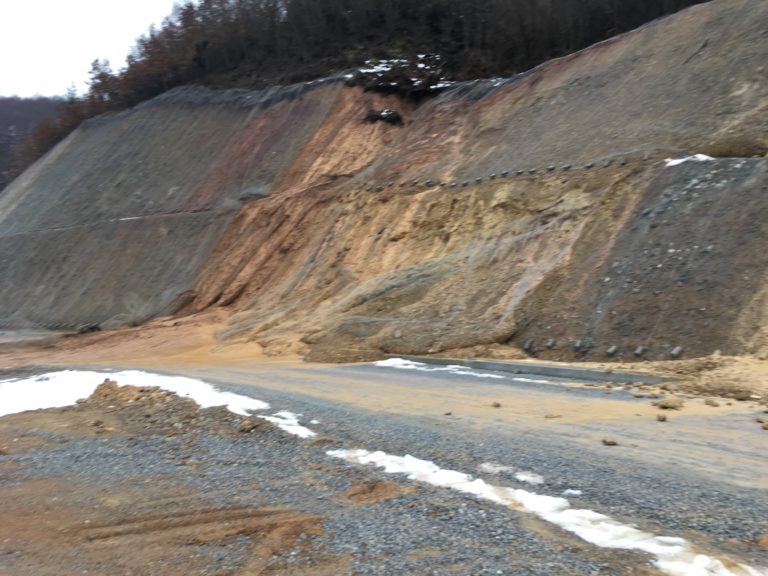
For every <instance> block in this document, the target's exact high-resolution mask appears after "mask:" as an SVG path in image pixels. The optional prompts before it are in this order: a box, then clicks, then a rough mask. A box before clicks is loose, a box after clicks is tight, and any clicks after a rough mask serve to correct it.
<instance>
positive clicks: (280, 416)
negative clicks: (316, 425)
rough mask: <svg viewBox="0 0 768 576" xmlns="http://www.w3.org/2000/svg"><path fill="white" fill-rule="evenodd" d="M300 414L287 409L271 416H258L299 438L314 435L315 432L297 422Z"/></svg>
mask: <svg viewBox="0 0 768 576" xmlns="http://www.w3.org/2000/svg"><path fill="white" fill-rule="evenodd" d="M300 416H301V414H294V413H293V412H288V410H280V412H275V413H274V414H272V416H259V418H263V419H264V420H268V421H270V422H272V423H273V424H276V425H277V426H279V427H280V428H282V429H283V430H285V431H286V432H288V433H289V434H293V435H294V436H298V437H299V438H310V437H312V436H316V434H315V432H313V431H312V430H310V429H309V428H306V427H304V426H302V425H301V424H299V417H300Z"/></svg>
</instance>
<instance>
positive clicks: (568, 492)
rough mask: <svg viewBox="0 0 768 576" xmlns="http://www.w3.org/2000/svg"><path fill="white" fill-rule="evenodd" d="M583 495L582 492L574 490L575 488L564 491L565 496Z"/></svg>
mask: <svg viewBox="0 0 768 576" xmlns="http://www.w3.org/2000/svg"><path fill="white" fill-rule="evenodd" d="M581 494H582V492H581V490H574V489H573V488H568V489H566V490H563V496H581Z"/></svg>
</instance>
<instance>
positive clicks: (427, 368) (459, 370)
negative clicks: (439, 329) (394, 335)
mask: <svg viewBox="0 0 768 576" xmlns="http://www.w3.org/2000/svg"><path fill="white" fill-rule="evenodd" d="M373 364H374V366H378V367H380V368H402V369H404V370H420V371H422V372H450V373H451V374H459V375H461V376H474V377H475V378H496V379H499V378H501V379H503V378H504V376H501V375H499V374H490V373H486V372H476V371H475V370H471V369H470V368H466V367H465V366H457V365H455V364H451V365H450V366H437V365H429V364H424V363H423V362H414V361H412V360H405V359H403V358H388V359H387V360H379V361H378V362H374V363H373Z"/></svg>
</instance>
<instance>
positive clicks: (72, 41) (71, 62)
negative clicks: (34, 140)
mask: <svg viewBox="0 0 768 576" xmlns="http://www.w3.org/2000/svg"><path fill="white" fill-rule="evenodd" d="M173 5H174V0H0V96H12V95H18V96H33V95H35V94H40V95H43V96H55V95H63V94H64V93H65V92H66V90H67V88H68V87H69V86H70V85H71V84H75V86H76V87H77V89H78V90H79V91H81V92H82V91H83V90H84V89H85V80H86V79H87V78H88V70H89V69H90V67H91V62H93V61H94V60H95V59H96V58H104V59H107V60H109V61H110V64H111V65H112V69H113V70H118V69H120V68H121V67H122V66H124V65H125V57H126V56H127V55H128V53H129V51H130V48H131V46H133V44H134V41H135V40H136V38H138V37H139V36H140V35H142V34H143V33H145V32H146V31H147V30H148V29H149V26H150V25H151V24H152V23H155V24H160V22H162V20H163V18H165V17H166V16H168V15H169V14H170V13H171V11H172V10H173Z"/></svg>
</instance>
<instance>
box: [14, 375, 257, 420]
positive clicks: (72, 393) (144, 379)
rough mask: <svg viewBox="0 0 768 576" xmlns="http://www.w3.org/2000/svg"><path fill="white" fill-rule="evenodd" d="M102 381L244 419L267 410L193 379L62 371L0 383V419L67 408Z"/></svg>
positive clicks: (243, 397)
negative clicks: (152, 389) (152, 390)
mask: <svg viewBox="0 0 768 576" xmlns="http://www.w3.org/2000/svg"><path fill="white" fill-rule="evenodd" d="M105 378H110V379H112V380H115V381H116V382H117V383H118V384H119V385H120V386H127V385H132V386H140V387H141V386H157V387H158V388H162V389H163V390H168V391H169V392H174V393H176V394H178V395H179V396H183V397H185V398H191V399H192V400H194V401H195V402H197V404H199V405H200V407H201V408H208V407H210V406H226V407H227V408H228V409H229V411H230V412H234V413H235V414H240V415H243V416H247V415H248V413H249V411H251V410H265V409H267V408H269V404H267V403H266V402H262V401H261V400H256V399H255V398H249V397H248V396H242V395H240V394H234V393H232V392H224V391H222V390H219V389H218V388H216V387H215V386H212V385H211V384H208V383H207V382H203V381H202V380H197V379H195V378H186V377H184V376H164V375H162V374H153V373H150V372H143V371H141V370H123V371H121V372H94V371H89V370H62V371H60V372H49V373H47V374H41V375H39V376H33V377H29V378H17V379H9V380H0V416H5V415H6V414H14V413H16V412H24V411H26V410H39V409H43V408H57V407H61V406H69V405H70V404H74V403H75V402H77V400H79V399H81V398H87V397H88V396H90V395H91V394H92V393H93V391H94V390H96V387H97V386H98V385H99V384H101V383H102V382H103V381H104V379H105Z"/></svg>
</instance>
